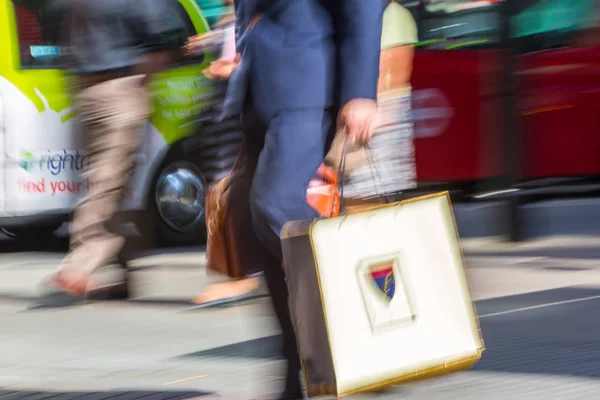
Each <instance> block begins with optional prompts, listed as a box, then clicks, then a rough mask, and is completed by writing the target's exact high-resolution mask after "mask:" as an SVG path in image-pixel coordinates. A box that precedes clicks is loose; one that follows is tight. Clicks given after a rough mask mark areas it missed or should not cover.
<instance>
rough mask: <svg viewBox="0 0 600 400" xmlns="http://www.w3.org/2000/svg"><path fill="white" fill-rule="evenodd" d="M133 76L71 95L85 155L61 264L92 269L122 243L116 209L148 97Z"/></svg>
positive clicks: (138, 77)
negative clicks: (82, 192) (83, 185)
mask: <svg viewBox="0 0 600 400" xmlns="http://www.w3.org/2000/svg"><path fill="white" fill-rule="evenodd" d="M143 80H144V76H143V75H136V76H131V77H125V78H119V79H115V80H110V81H107V82H103V83H100V84H97V85H94V86H91V87H88V88H85V89H83V90H81V91H80V92H79V93H78V94H77V103H78V104H79V107H80V110H81V116H82V120H83V121H82V122H83V132H84V134H85V136H86V150H87V154H88V156H87V157H88V160H87V161H88V163H87V167H86V168H85V169H84V177H83V178H84V179H85V180H86V181H87V182H88V183H89V186H88V192H87V195H86V197H85V198H84V199H83V201H82V202H81V203H80V204H79V205H78V206H77V208H76V210H75V213H74V218H73V221H72V224H71V246H70V247H71V248H70V251H69V254H68V255H67V257H66V258H65V259H64V261H63V263H62V265H61V267H67V268H78V269H84V270H86V271H92V270H94V269H96V268H98V267H102V266H104V265H106V264H109V263H110V262H112V261H113V260H114V259H115V257H117V256H118V254H119V253H120V252H121V250H122V248H123V246H124V245H125V238H124V237H123V235H122V234H120V233H119V229H120V224H119V222H118V220H117V213H118V211H119V209H120V206H121V201H122V199H123V188H124V186H125V185H126V184H127V182H128V180H129V177H130V172H131V169H132V167H133V164H134V161H135V154H136V152H137V150H138V148H139V146H140V141H141V129H142V125H143V123H144V122H145V120H146V119H147V118H148V115H149V112H150V100H149V96H148V93H147V89H146V88H145V87H144V84H143Z"/></svg>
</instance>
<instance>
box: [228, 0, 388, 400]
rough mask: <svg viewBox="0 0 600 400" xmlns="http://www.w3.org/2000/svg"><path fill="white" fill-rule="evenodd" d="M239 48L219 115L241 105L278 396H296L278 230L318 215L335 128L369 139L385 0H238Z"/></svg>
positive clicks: (237, 109)
mask: <svg viewBox="0 0 600 400" xmlns="http://www.w3.org/2000/svg"><path fill="white" fill-rule="evenodd" d="M236 7H237V18H238V21H237V22H238V25H239V26H238V41H237V43H238V52H239V53H240V54H241V63H240V65H239V66H238V67H237V68H236V69H235V70H234V72H233V74H232V77H231V80H230V83H229V91H230V93H231V95H230V96H228V98H227V102H226V104H225V110H224V116H231V115H236V114H238V113H240V112H242V123H243V128H244V133H245V136H246V139H247V142H248V146H249V148H250V149H251V150H249V151H250V152H252V151H254V152H255V154H256V155H257V159H258V162H257V165H256V167H255V171H254V178H253V181H252V188H251V193H250V206H251V211H252V220H253V226H254V231H255V232H256V234H257V236H258V238H259V239H260V241H261V243H262V244H263V246H264V253H265V259H266V260H267V261H266V263H265V266H264V267H265V269H264V275H265V279H266V281H267V285H268V287H269V291H270V294H271V297H272V300H273V304H274V308H275V311H276V314H277V317H278V319H279V322H280V324H281V327H282V330H283V335H284V349H283V350H284V355H285V358H286V359H287V362H288V367H287V375H286V384H285V390H284V392H283V394H282V396H281V397H280V398H281V399H300V398H302V390H301V383H300V376H299V372H300V360H299V357H298V349H297V345H296V337H295V333H294V328H293V326H292V321H291V318H290V314H289V309H288V304H287V302H288V293H287V287H286V283H285V272H284V269H283V268H282V249H281V240H280V236H279V235H280V232H281V228H282V227H283V225H284V224H285V223H286V222H288V221H290V220H307V219H311V218H315V217H317V216H318V214H317V212H316V211H315V210H314V209H313V208H312V207H310V206H309V205H308V203H307V201H306V189H307V186H308V184H309V182H310V180H311V178H312V177H313V176H314V174H315V172H316V171H317V169H318V168H319V166H320V165H321V163H322V162H323V159H324V156H325V152H326V149H327V145H328V143H329V141H330V138H331V137H332V135H333V133H334V130H335V129H336V126H337V128H341V127H345V128H346V132H347V134H348V137H349V138H350V140H360V141H361V142H364V143H366V142H368V140H369V138H370V136H371V135H372V133H373V126H372V125H373V120H374V118H375V115H376V113H377V103H376V98H377V80H378V76H379V56H380V43H381V29H382V28H381V26H382V15H383V10H384V7H385V4H384V1H382V0H371V1H365V0H343V1H342V0H338V1H336V0H236Z"/></svg>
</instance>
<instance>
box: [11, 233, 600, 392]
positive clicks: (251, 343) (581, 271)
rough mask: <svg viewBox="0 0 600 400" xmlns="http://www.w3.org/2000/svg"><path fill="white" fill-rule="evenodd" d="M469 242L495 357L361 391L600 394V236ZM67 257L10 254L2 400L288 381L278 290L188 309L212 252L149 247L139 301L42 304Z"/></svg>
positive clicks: (142, 262) (235, 388) (263, 386)
mask: <svg viewBox="0 0 600 400" xmlns="http://www.w3.org/2000/svg"><path fill="white" fill-rule="evenodd" d="M465 252H466V254H467V260H468V264H469V270H468V273H469V279H470V283H471V287H472V290H473V295H474V297H475V299H476V300H477V307H478V310H479V313H480V316H481V324H482V329H483V332H484V337H485V339H486V345H487V347H488V348H487V351H486V352H485V353H484V358H483V359H482V361H481V362H480V363H478V364H477V365H476V367H475V368H474V369H473V370H471V371H468V372H464V373H460V374H456V375H453V376H450V377H445V378H441V379H437V380H430V381H426V382H421V383H415V384H410V385H406V386H402V387H399V388H395V389H394V390H392V391H390V392H389V393H386V394H382V395H361V396H355V397H353V398H357V399H363V398H364V399H367V398H375V397H376V398H378V399H410V400H412V399H425V400H437V399H440V400H442V399H443V400H448V399H461V400H462V399H474V400H480V399H511V400H512V399H536V398H539V399H557V400H558V399H566V400H568V399H578V400H579V399H596V398H598V395H597V393H598V392H599V391H600V381H598V380H597V378H598V377H599V376H600V363H599V362H598V360H600V339H598V338H599V337H600V261H597V260H598V257H597V256H600V242H599V244H596V242H595V241H594V240H592V239H589V240H588V239H585V238H580V239H579V240H576V239H560V238H559V239H551V240H546V241H541V242H534V243H528V244H525V245H519V246H508V245H505V244H502V243H497V242H485V241H466V242H465ZM60 259H61V254H60V253H50V252H45V253H31V252H22V253H3V254H0V400H4V399H5V398H7V399H8V398H10V397H9V396H15V395H19V396H22V395H23V394H29V395H31V396H30V397H28V399H33V398H43V396H45V395H47V393H46V392H50V391H52V392H56V391H58V392H65V393H67V392H68V393H71V395H72V396H71V397H70V398H74V397H75V394H77V395H78V396H79V397H82V396H84V395H85V396H86V397H82V398H85V399H91V398H94V399H96V398H97V399H101V398H109V397H110V398H113V399H118V398H135V397H136V396H137V397H138V398H139V397H140V396H145V397H143V398H144V399H150V398H152V399H154V398H156V399H163V398H164V399H166V398H194V397H196V398H201V399H211V398H221V399H231V400H236V399H240V400H246V399H253V398H257V399H262V398H267V397H266V396H267V395H269V394H272V393H276V392H277V391H278V387H279V385H281V384H282V376H281V375H282V372H281V371H282V370H283V363H282V362H281V360H279V359H278V358H277V354H278V352H277V348H278V345H279V341H280V338H279V331H278V327H277V324H276V320H275V318H274V315H273V312H272V310H271V307H270V304H269V302H268V299H266V298H258V299H255V300H253V301H250V302H246V303H242V304H238V305H236V306H232V307H225V308H219V309H210V310H202V311H191V310H190V309H189V307H188V306H187V304H186V301H187V299H189V298H190V297H191V296H192V295H194V294H195V293H196V292H197V291H198V290H199V289H200V288H201V287H202V286H204V285H206V284H207V283H208V282H210V280H211V277H208V276H206V274H205V272H204V270H203V261H204V253H203V252H202V251H201V250H194V249H192V250H189V249H188V250H186V251H170V252H162V253H159V254H147V255H144V256H142V257H140V258H139V259H138V260H136V261H135V262H134V263H133V266H134V267H135V272H134V274H133V278H134V279H135V287H136V298H135V299H134V300H132V301H129V302H115V303H89V304H85V305H82V306H78V307H72V308H68V309H41V308H38V307H36V302H35V298H36V285H37V283H38V282H39V280H40V279H41V278H42V277H44V276H45V275H46V274H48V273H49V272H51V271H52V270H53V269H54V268H56V266H57V265H58V263H59V262H60ZM2 391H4V392H2ZM24 391H29V393H25V392H24ZM140 391H143V393H140ZM34 392H35V393H34ZM150 392H152V393H150ZM150 394H152V396H150ZM205 394H206V396H204V395H205ZM15 398H16V397H15ZM64 398H67V397H64ZM54 399H59V397H55V398H54Z"/></svg>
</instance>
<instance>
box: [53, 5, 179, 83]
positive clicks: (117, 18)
mask: <svg viewBox="0 0 600 400" xmlns="http://www.w3.org/2000/svg"><path fill="white" fill-rule="evenodd" d="M170 1H174V0H143V6H140V3H141V2H140V1H132V0H101V1H89V0H54V1H53V6H52V12H56V13H60V15H62V16H63V21H64V23H63V26H64V31H63V35H62V36H63V42H64V43H65V44H66V45H68V46H69V47H70V48H71V53H70V55H69V57H68V60H67V61H66V63H67V64H69V66H70V67H71V68H72V69H73V72H74V73H76V74H81V75H85V74H97V73H106V72H113V71H121V70H129V69H131V68H132V67H133V66H134V65H135V64H136V60H137V59H138V57H140V56H142V55H144V54H145V53H147V52H152V51H157V50H164V49H175V48H177V47H179V46H181V45H182V44H183V43H180V41H181V39H180V38H179V37H178V35H177V34H178V28H179V27H178V26H177V24H176V23H173V22H174V21H173V20H172V19H170V18H169V16H172V15H173V8H172V7H171V6H170V5H169V2H170Z"/></svg>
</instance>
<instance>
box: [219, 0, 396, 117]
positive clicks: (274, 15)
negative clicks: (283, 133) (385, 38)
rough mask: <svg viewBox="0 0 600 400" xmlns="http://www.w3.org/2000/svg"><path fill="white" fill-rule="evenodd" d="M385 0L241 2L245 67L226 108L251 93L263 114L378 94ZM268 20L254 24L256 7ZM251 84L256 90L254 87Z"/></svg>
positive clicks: (237, 108) (234, 109) (237, 107)
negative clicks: (249, 25)
mask: <svg viewBox="0 0 600 400" xmlns="http://www.w3.org/2000/svg"><path fill="white" fill-rule="evenodd" d="M386 3H387V2H386V1H384V0H237V1H236V13H237V18H238V25H239V27H238V38H239V50H240V52H241V53H242V65H241V66H240V68H238V69H237V70H236V71H235V72H234V74H233V76H232V78H231V81H230V84H229V94H228V98H227V102H228V104H226V110H225V111H226V114H229V115H235V114H236V113H239V112H241V110H242V106H243V103H244V101H245V99H246V96H247V95H248V94H250V95H251V96H252V101H253V103H254V104H255V107H257V109H258V111H259V112H260V113H261V114H262V116H263V117H265V118H269V117H270V116H272V115H274V114H275V113H277V111H279V110H282V109H286V108H305V107H328V106H332V105H334V106H340V105H344V104H345V103H347V102H348V101H349V100H352V99H355V98H368V99H376V94H377V79H378V77H379V56H380V43H381V28H382V19H383V10H384V9H385V4H386ZM261 12H262V13H264V15H263V18H262V19H261V20H260V21H259V22H258V23H257V24H256V25H255V27H254V29H252V30H250V29H248V28H247V27H248V24H249V22H250V21H251V19H252V18H253V16H254V15H256V14H257V13H261ZM249 88H250V93H249V92H248V89H249Z"/></svg>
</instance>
